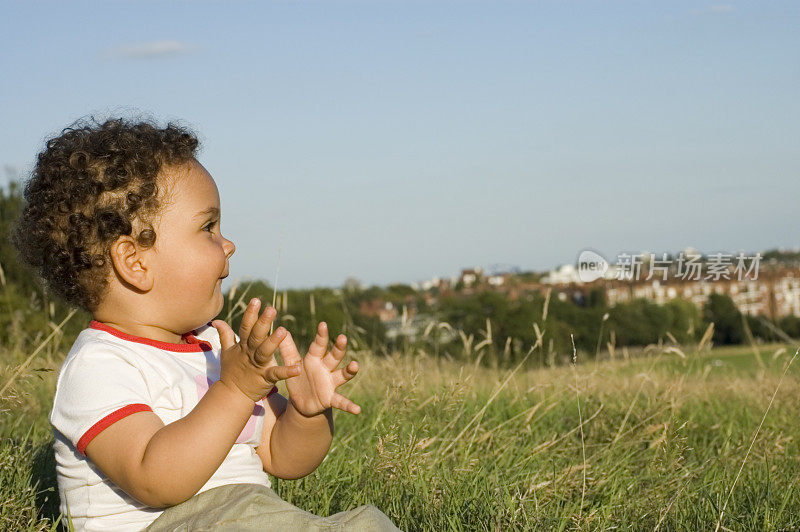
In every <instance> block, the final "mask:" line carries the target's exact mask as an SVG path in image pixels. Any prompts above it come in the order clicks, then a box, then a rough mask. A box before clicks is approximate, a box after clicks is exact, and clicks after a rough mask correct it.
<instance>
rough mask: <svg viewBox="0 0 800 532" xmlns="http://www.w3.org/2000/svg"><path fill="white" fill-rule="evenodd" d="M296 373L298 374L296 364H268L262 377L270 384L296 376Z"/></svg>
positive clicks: (298, 367) (298, 370)
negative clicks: (268, 366)
mask: <svg viewBox="0 0 800 532" xmlns="http://www.w3.org/2000/svg"><path fill="white" fill-rule="evenodd" d="M298 375H300V366H298V365H294V366H270V368H269V369H267V371H266V372H265V373H264V377H265V378H266V379H267V380H268V381H269V382H271V383H272V384H275V383H276V382H278V381H282V380H285V379H290V378H292V377H296V376H298Z"/></svg>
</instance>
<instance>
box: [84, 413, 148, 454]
mask: <svg viewBox="0 0 800 532" xmlns="http://www.w3.org/2000/svg"><path fill="white" fill-rule="evenodd" d="M144 411H150V412H152V411H153V409H152V408H150V407H149V406H147V405H145V404H142V403H135V404H130V405H126V406H123V407H122V408H120V409H119V410H115V411H113V412H111V413H110V414H108V415H107V416H106V417H104V418H103V419H101V420H100V421H98V422H97V423H95V424H94V425H92V426H91V427H90V428H89V430H87V431H86V432H85V433H84V435H83V436H81V439H80V440H78V452H79V453H81V454H82V455H83V456H86V446H87V445H89V442H91V441H92V440H93V439H94V437H95V436H97V435H98V434H100V433H101V432H103V431H104V430H105V429H107V428H108V427H110V426H111V425H112V424H113V423H114V422H116V421H119V420H120V419H122V418H124V417H126V416H129V415H131V414H135V413H136V412H144Z"/></svg>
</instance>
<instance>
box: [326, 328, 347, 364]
mask: <svg viewBox="0 0 800 532" xmlns="http://www.w3.org/2000/svg"><path fill="white" fill-rule="evenodd" d="M345 353H347V336H345V335H343V334H340V335H339V336H337V337H336V341H335V342H334V343H333V349H331V351H330V353H328V354H327V355H325V365H326V366H327V367H328V369H330V370H333V369H336V366H338V365H339V362H341V361H342V359H343V358H344V355H345Z"/></svg>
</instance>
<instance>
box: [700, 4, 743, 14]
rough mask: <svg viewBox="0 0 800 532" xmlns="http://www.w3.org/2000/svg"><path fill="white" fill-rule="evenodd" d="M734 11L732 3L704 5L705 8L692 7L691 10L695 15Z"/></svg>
mask: <svg viewBox="0 0 800 532" xmlns="http://www.w3.org/2000/svg"><path fill="white" fill-rule="evenodd" d="M731 11H733V6H732V5H730V4H717V5H714V6H708V7H704V8H703V9H692V10H691V12H692V13H693V14H695V15H718V14H720V13H730V12H731Z"/></svg>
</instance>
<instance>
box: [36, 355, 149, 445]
mask: <svg viewBox="0 0 800 532" xmlns="http://www.w3.org/2000/svg"><path fill="white" fill-rule="evenodd" d="M142 411H152V408H151V406H150V394H149V392H148V387H147V383H146V381H145V377H144V375H143V373H142V371H141V370H140V369H139V368H138V367H137V366H136V358H135V356H133V355H131V354H128V353H122V352H120V350H118V349H115V348H114V347H113V346H110V345H108V346H103V345H96V346H91V347H89V346H86V348H85V349H82V350H81V351H79V352H78V353H76V355H75V356H74V357H73V358H70V359H69V360H68V361H67V362H66V363H65V365H64V368H63V369H62V371H61V375H60V377H59V380H58V386H57V389H56V396H55V399H54V400H53V410H52V411H51V413H50V423H51V425H52V426H53V428H54V429H56V430H57V431H59V432H60V433H61V434H63V435H64V436H65V437H66V438H67V439H68V440H69V441H70V442H72V444H73V445H74V446H75V448H76V449H77V450H78V452H80V453H81V455H83V456H86V446H87V445H89V442H91V441H92V440H93V439H94V438H95V436H97V435H98V434H100V433H101V432H102V431H103V430H105V429H106V428H108V427H109V426H111V425H112V424H113V423H115V422H116V421H119V420H120V419H122V418H124V417H126V416H129V415H131V414H134V413H136V412H142Z"/></svg>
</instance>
